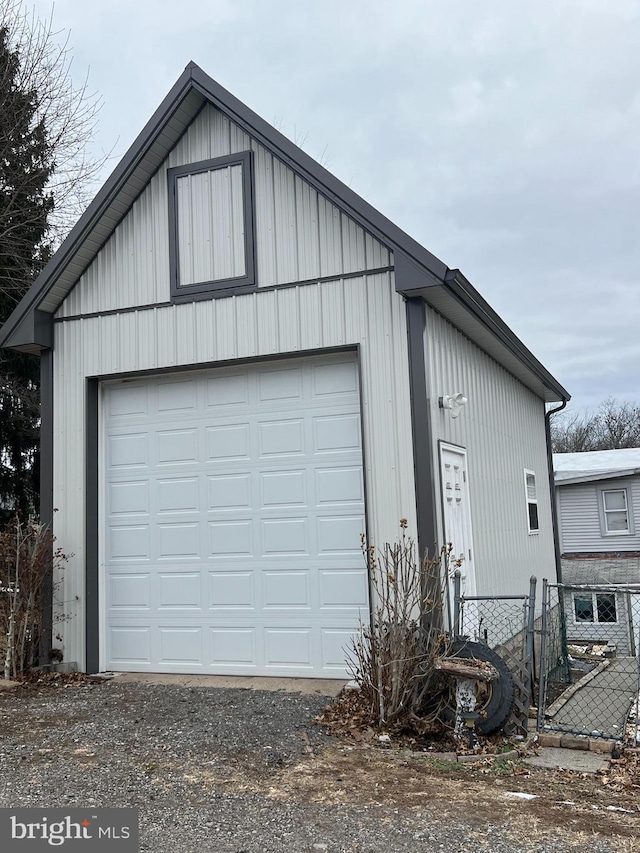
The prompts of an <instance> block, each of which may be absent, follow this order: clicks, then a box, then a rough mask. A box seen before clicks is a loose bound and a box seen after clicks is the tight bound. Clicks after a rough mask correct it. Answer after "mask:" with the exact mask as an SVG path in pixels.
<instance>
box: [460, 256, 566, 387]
mask: <svg viewBox="0 0 640 853" xmlns="http://www.w3.org/2000/svg"><path fill="white" fill-rule="evenodd" d="M444 283H445V287H446V288H447V289H448V290H449V292H450V293H451V294H452V296H454V297H455V298H456V299H457V300H458V301H459V302H460V303H461V304H462V305H464V306H465V308H467V310H468V311H469V312H470V313H471V314H472V315H473V316H474V317H476V318H477V319H478V320H479V321H480V322H481V323H482V324H483V325H484V326H485V328H487V329H488V330H489V331H490V332H492V334H493V335H495V337H496V338H497V339H498V340H499V341H500V342H501V343H502V344H503V346H505V347H506V348H507V349H508V350H509V351H510V352H512V353H513V355H515V356H516V358H517V359H518V360H519V361H520V362H521V363H522V364H523V365H524V366H525V367H527V369H528V370H530V371H531V372H532V373H533V374H534V375H535V376H537V377H538V379H539V380H540V381H541V382H542V384H543V385H544V386H545V387H546V388H549V389H551V390H552V391H554V392H555V393H556V394H557V395H558V399H560V400H570V399H571V395H570V394H569V392H568V391H567V390H566V388H563V387H562V385H560V383H559V382H557V380H556V379H555V378H554V377H553V376H552V375H551V374H550V373H549V371H548V370H547V369H546V368H545V367H544V366H543V365H542V364H541V363H540V362H539V361H538V359H537V358H536V357H535V356H534V355H533V353H532V352H531V351H530V350H529V349H527V347H526V346H525V345H524V344H523V343H522V341H521V340H520V339H519V338H518V337H517V336H516V335H515V334H514V333H513V332H512V331H511V329H510V328H509V327H508V326H507V324H506V323H505V322H504V320H502V319H501V318H500V317H499V316H498V315H497V314H496V312H495V311H494V310H493V308H492V307H491V306H490V305H489V303H488V302H487V301H486V300H485V299H483V298H482V296H480V294H479V293H478V291H477V290H476V289H475V288H474V287H473V285H472V284H471V282H469V281H468V280H467V279H466V278H465V276H464V275H463V274H462V273H461V272H460V270H447V273H446V275H445V281H444Z"/></svg>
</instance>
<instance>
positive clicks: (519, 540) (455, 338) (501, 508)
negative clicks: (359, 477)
mask: <svg viewBox="0 0 640 853" xmlns="http://www.w3.org/2000/svg"><path fill="white" fill-rule="evenodd" d="M425 346H426V368H427V377H428V388H429V389H430V394H431V397H430V400H429V404H430V411H431V422H432V431H433V458H434V470H435V472H436V480H437V482H436V493H437V494H438V499H439V494H440V479H439V470H440V465H439V451H438V441H439V440H442V441H446V442H450V443H451V444H457V445H460V446H462V447H465V448H466V450H467V459H468V473H469V491H470V496H471V514H472V524H473V540H474V547H475V569H476V578H477V583H478V594H479V595H487V594H498V593H502V594H511V595H519V594H523V595H524V594H526V593H527V591H528V588H529V578H530V576H531V575H532V574H534V575H536V576H537V577H538V579H539V580H541V579H542V578H548V579H550V580H555V557H554V546H553V531H552V527H551V498H550V492H549V477H548V472H547V456H546V442H545V430H544V403H543V401H542V400H541V399H540V398H539V397H537V396H536V395H535V394H534V393H533V392H532V391H530V390H529V389H528V388H526V387H525V386H524V385H523V384H522V383H521V382H519V381H518V380H517V379H515V378H514V377H513V376H512V375H511V374H510V373H508V372H507V371H506V370H504V368H502V367H500V365H498V364H497V363H496V362H495V361H493V359H491V358H490V357H489V356H488V355H486V353H484V352H483V351H482V350H480V349H479V348H478V347H477V346H476V345H475V344H473V343H472V342H471V341H470V340H469V339H468V338H466V337H465V336H464V335H463V334H462V333H461V332H459V331H458V330H457V329H455V328H454V327H453V326H452V325H451V324H450V323H448V322H447V321H446V320H445V319H444V318H443V317H441V316H440V315H439V314H438V313H436V312H435V311H433V310H432V309H430V308H428V307H427V324H426V332H425ZM457 392H463V393H464V395H465V396H466V397H467V398H468V403H467V404H466V406H464V408H463V409H462V412H461V413H460V415H459V417H458V418H457V419H452V418H451V416H450V414H449V412H448V411H447V410H444V409H440V408H439V407H438V397H441V396H443V395H445V394H454V393H457ZM525 468H526V469H528V470H530V471H534V472H535V475H536V486H537V493H538V512H539V519H540V532H539V533H538V534H529V533H528V525H527V504H526V500H525V488H524V469H525ZM439 515H440V524H442V510H441V509H440V508H439ZM440 535H441V537H442V535H443V534H442V531H441V532H440Z"/></svg>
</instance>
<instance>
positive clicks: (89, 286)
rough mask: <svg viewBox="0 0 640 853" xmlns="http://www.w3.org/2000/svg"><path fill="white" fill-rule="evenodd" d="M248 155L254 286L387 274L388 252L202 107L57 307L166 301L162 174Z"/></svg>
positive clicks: (65, 312) (72, 310)
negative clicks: (381, 271) (225, 157)
mask: <svg viewBox="0 0 640 853" xmlns="http://www.w3.org/2000/svg"><path fill="white" fill-rule="evenodd" d="M248 150H251V151H253V185H254V206H255V244H256V282H257V284H258V286H259V287H269V286H272V285H277V284H290V283H293V282H296V281H308V280H310V279H317V278H326V277H329V276H336V277H339V276H340V275H343V274H347V273H356V272H363V271H365V270H374V269H380V268H383V267H387V266H389V265H390V264H391V263H392V260H391V256H390V253H389V251H388V250H387V249H386V248H385V247H384V246H383V245H382V244H381V243H379V242H378V241H377V240H375V239H374V238H373V237H372V236H371V235H370V234H368V233H366V232H365V231H364V229H362V228H361V227H360V226H359V225H357V224H356V223H355V222H354V221H353V220H352V219H350V218H349V217H348V216H346V215H345V214H344V213H342V212H341V211H340V210H339V209H338V208H337V207H336V206H335V205H333V204H331V202H329V201H328V200H327V199H325V198H324V197H323V196H322V195H320V194H319V193H317V192H316V190H315V189H314V188H313V187H311V186H310V185H309V184H308V183H307V182H306V181H304V180H302V179H301V178H300V177H299V176H298V175H296V174H295V173H294V172H293V171H292V170H291V169H289V168H288V167H287V166H285V165H284V164H283V163H282V162H281V161H280V160H278V159H277V158H276V157H275V156H273V155H272V154H271V153H270V152H269V151H267V149H266V148H264V147H263V146H262V145H260V144H259V143H258V142H256V141H255V140H254V139H251V138H250V137H249V136H248V135H247V134H246V133H245V132H244V131H242V130H241V129H240V128H239V127H237V126H236V125H235V124H233V122H231V121H230V120H229V119H228V118H227V117H226V116H224V115H223V114H222V113H221V112H219V111H218V110H216V109H215V108H214V107H212V106H210V105H208V106H207V107H205V108H204V109H203V110H202V111H201V112H200V113H199V115H198V116H197V118H196V119H195V120H194V121H193V122H192V124H191V125H190V126H189V128H188V129H187V131H186V132H185V134H184V135H183V136H182V138H181V139H180V141H179V142H178V143H177V145H176V147H175V148H174V149H173V151H172V152H171V154H170V155H169V157H168V158H167V159H166V160H165V161H164V163H163V164H162V165H161V166H160V167H159V169H158V171H157V172H156V174H155V175H154V177H153V178H152V179H151V181H150V182H149V185H148V186H147V187H146V188H145V189H144V190H143V192H142V194H141V195H140V197H139V198H138V199H137V200H136V202H135V203H134V205H133V207H132V208H131V210H130V211H129V212H128V214H127V215H126V216H125V217H124V219H123V220H122V222H121V223H120V224H119V225H118V227H117V228H116V230H115V232H114V233H113V235H112V236H111V238H110V239H109V240H108V241H107V243H106V244H105V245H104V246H103V248H102V249H101V250H100V252H99V254H98V256H97V257H96V258H95V260H94V261H93V263H92V264H91V266H90V267H89V268H88V269H87V270H86V271H85V272H84V274H83V275H82V276H81V277H80V279H79V281H78V283H77V284H76V286H75V287H74V289H73V290H72V291H71V293H70V294H69V295H68V296H67V298H66V299H65V301H64V303H63V304H62V306H61V307H60V308H59V310H58V312H57V314H56V316H57V317H71V316H76V315H80V314H91V313H94V312H97V311H110V310H114V309H117V308H131V307H136V306H142V305H155V304H158V303H164V302H168V301H169V297H170V293H169V216H168V188H167V169H168V168H172V167H175V166H186V165H189V164H190V163H197V162H201V161H203V160H209V159H213V158H215V157H221V156H223V155H228V154H237V153H239V152H241V151H248Z"/></svg>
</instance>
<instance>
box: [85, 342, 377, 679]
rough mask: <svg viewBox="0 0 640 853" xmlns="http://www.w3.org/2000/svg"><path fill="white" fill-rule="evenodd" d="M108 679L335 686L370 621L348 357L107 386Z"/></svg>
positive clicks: (355, 389)
mask: <svg viewBox="0 0 640 853" xmlns="http://www.w3.org/2000/svg"><path fill="white" fill-rule="evenodd" d="M103 410H104V413H103V421H102V422H103V426H104V432H103V436H104V437H103V444H104V449H103V455H102V460H103V461H102V465H101V469H102V489H101V491H102V495H103V501H102V511H101V516H102V542H101V552H102V556H101V561H102V565H103V566H104V569H103V584H104V586H103V589H104V594H103V596H102V618H103V630H102V644H101V645H102V660H101V663H102V665H103V666H104V667H105V668H106V669H111V670H131V671H143V672H144V671H150V672H185V673H198V672H202V673H230V674H253V675H258V674H262V675H265V674H267V675H297V676H300V675H302V676H316V677H318V676H320V677H340V676H344V675H346V666H345V646H346V645H347V644H348V643H349V640H350V637H351V635H352V633H353V632H354V631H355V630H356V629H357V628H358V623H359V619H360V617H362V618H363V619H364V620H365V621H366V619H367V617H368V612H369V606H368V584H367V572H366V568H365V564H364V560H363V557H362V554H361V551H360V534H361V533H363V532H364V529H365V521H364V488H363V476H362V446H361V430H360V399H359V382H358V366H357V361H356V359H355V357H354V356H352V355H350V354H346V355H345V354H342V355H333V356H323V357H321V358H306V359H297V360H290V361H278V362H271V363H268V364H266V363H264V364H260V365H253V366H237V367H232V368H226V369H215V370H206V371H198V372H193V373H188V374H181V375H180V374H167V375H163V376H159V377H155V378H151V379H138V380H132V381H119V382H114V383H108V384H105V386H104V394H103Z"/></svg>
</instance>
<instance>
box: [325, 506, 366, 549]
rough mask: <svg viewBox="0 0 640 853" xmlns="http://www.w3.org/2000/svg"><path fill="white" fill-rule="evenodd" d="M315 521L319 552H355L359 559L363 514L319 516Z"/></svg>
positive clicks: (363, 527) (363, 523) (363, 525)
mask: <svg viewBox="0 0 640 853" xmlns="http://www.w3.org/2000/svg"><path fill="white" fill-rule="evenodd" d="M317 523H318V553H319V554H349V555H350V554H356V555H358V560H359V558H360V555H361V545H360V543H361V536H362V534H363V533H364V531H365V522H364V516H363V515H354V516H344V515H334V516H324V517H322V516H321V517H320V518H318V522H317Z"/></svg>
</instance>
